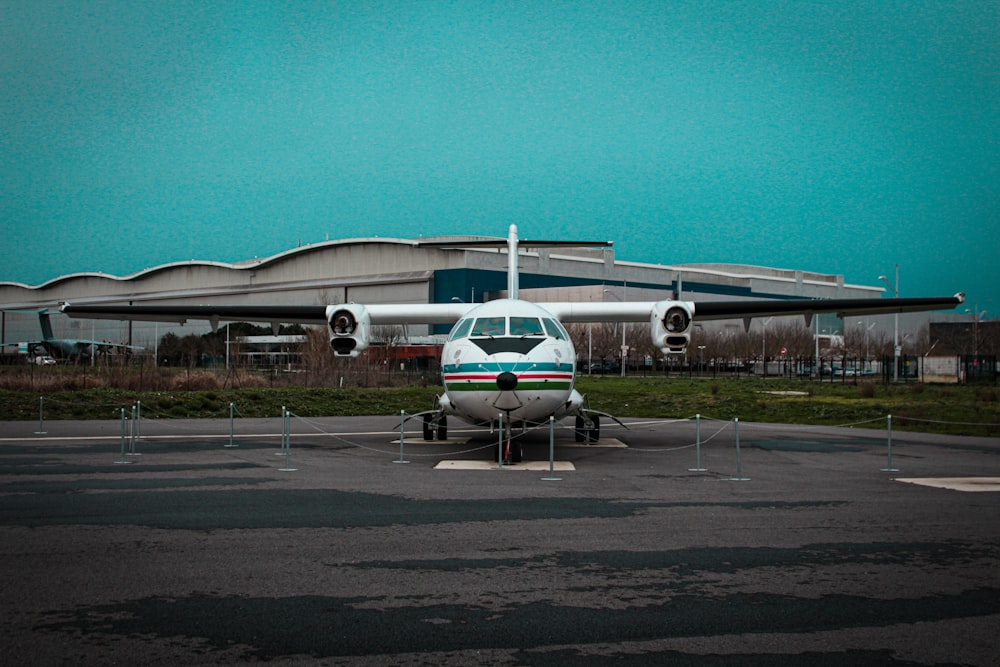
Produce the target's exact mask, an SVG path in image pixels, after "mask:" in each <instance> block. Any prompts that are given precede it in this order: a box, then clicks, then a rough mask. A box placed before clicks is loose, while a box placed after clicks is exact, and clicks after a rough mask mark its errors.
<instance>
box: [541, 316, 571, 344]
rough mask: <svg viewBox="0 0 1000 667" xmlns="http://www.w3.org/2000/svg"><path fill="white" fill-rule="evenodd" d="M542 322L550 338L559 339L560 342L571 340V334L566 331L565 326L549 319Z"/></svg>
mask: <svg viewBox="0 0 1000 667" xmlns="http://www.w3.org/2000/svg"><path fill="white" fill-rule="evenodd" d="M542 321H543V322H544V323H545V330H546V331H547V332H548V334H549V335H550V336H552V337H553V338H558V339H560V340H569V334H568V333H566V329H564V328H563V326H562V325H561V324H559V322H557V321H556V320H552V319H549V318H547V317H546V318H545V319H543V320H542Z"/></svg>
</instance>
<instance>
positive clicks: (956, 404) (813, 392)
mask: <svg viewBox="0 0 1000 667" xmlns="http://www.w3.org/2000/svg"><path fill="white" fill-rule="evenodd" d="M577 388H578V389H579V390H580V392H581V393H583V394H584V395H585V396H586V397H587V400H588V402H589V407H591V408H594V409H597V410H601V411H603V412H607V413H610V414H613V415H615V416H617V417H648V418H687V417H693V416H694V415H695V414H701V415H702V416H703V417H708V418H714V419H724V420H729V419H733V418H735V417H738V418H739V419H740V420H741V421H755V422H772V423H791V424H817V425H845V424H856V423H859V422H866V421H870V420H875V423H873V425H872V427H873V428H879V427H880V426H881V424H883V423H884V420H885V417H886V415H889V414H891V415H892V416H893V428H899V429H901V430H915V431H926V432H934V433H953V434H962V435H980V436H1000V401H998V394H1000V391H998V389H997V388H996V387H993V386H964V385H933V384H920V383H911V384H900V385H888V386H887V385H883V384H876V383H860V382H859V383H858V384H850V383H847V384H843V383H836V382H835V383H817V382H809V381H803V380H795V379H767V380H764V379H759V378H705V379H701V378H687V377H669V378H667V377H645V378H638V377H637V378H618V377H582V378H580V379H579V380H578V382H577ZM440 391H441V388H440V387H439V386H434V384H433V383H430V384H428V385H427V386H423V385H422V384H418V385H415V386H403V387H376V388H327V387H301V386H299V387H295V386H287V387H268V386H255V387H243V388H235V389H234V388H224V389H201V390H194V389H170V390H160V391H134V390H125V389H115V388H109V387H91V388H79V389H74V388H58V387H53V388H50V389H47V390H45V391H38V390H36V391H17V390H10V389H0V421H13V420H33V419H38V418H39V408H40V403H41V400H40V399H43V400H44V418H45V419H47V420H57V419H117V418H119V416H120V414H121V410H122V408H126V409H127V410H128V409H131V406H133V405H135V404H136V403H137V402H139V401H141V403H142V415H143V418H144V419H171V418H226V417H228V416H229V405H230V403H232V404H233V405H234V406H235V410H236V413H237V415H239V416H243V417H273V416H277V415H280V413H281V407H282V406H287V407H288V409H289V410H291V411H293V412H294V413H295V414H297V415H299V416H302V417H309V416H335V415H370V414H385V415H391V414H399V412H400V410H405V411H406V412H408V413H415V412H420V411H422V410H428V409H430V408H432V407H433V406H434V405H435V400H434V399H435V396H436V395H437V394H438V393H440Z"/></svg>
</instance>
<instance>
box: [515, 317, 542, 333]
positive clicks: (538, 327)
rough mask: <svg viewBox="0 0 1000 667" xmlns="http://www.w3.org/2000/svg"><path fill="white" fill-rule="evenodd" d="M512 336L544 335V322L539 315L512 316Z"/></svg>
mask: <svg viewBox="0 0 1000 667" xmlns="http://www.w3.org/2000/svg"><path fill="white" fill-rule="evenodd" d="M510 335H511V336H544V335H545V332H544V331H542V323H541V322H540V321H539V320H538V318H537V317H512V318H510Z"/></svg>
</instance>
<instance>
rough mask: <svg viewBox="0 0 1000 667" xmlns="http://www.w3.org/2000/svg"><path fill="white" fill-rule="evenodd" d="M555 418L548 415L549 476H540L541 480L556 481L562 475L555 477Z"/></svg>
mask: <svg viewBox="0 0 1000 667" xmlns="http://www.w3.org/2000/svg"><path fill="white" fill-rule="evenodd" d="M555 466H556V419H555V417H553V416H552V415H549V476H548V477H542V481H543V482H558V481H561V480H562V477H556V476H555V475H556V471H555Z"/></svg>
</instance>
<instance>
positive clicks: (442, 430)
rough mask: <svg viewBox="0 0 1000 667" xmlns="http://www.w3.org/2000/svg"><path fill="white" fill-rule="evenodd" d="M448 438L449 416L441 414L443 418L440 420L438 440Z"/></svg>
mask: <svg viewBox="0 0 1000 667" xmlns="http://www.w3.org/2000/svg"><path fill="white" fill-rule="evenodd" d="M447 439H448V418H447V417H445V416H444V415H441V419H440V420H438V440H447Z"/></svg>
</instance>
